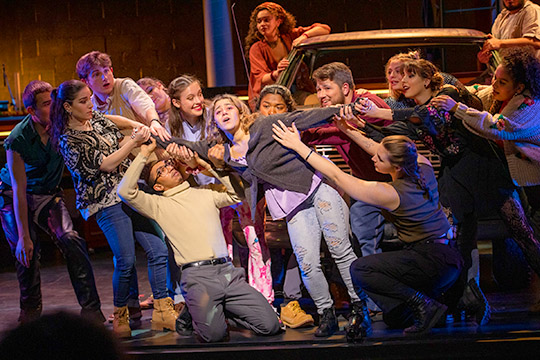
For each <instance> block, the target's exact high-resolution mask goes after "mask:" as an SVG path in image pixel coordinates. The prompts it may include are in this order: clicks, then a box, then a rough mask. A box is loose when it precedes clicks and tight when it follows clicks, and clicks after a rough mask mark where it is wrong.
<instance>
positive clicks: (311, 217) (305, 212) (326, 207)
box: [287, 183, 359, 314]
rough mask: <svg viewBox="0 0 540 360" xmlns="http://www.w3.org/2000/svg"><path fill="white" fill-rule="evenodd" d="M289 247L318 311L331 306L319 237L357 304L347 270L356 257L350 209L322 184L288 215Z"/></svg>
mask: <svg viewBox="0 0 540 360" xmlns="http://www.w3.org/2000/svg"><path fill="white" fill-rule="evenodd" d="M287 229H288V231H289V237H290V239H291V245H292V247H293V250H294V253H295V255H296V258H297V260H298V265H299V266H300V271H301V274H302V280H303V281H304V285H305V286H306V289H307V290H308V292H309V295H310V296H311V298H312V299H313V301H314V302H315V305H316V306H317V312H318V313H319V314H322V313H323V310H324V309H328V308H330V307H332V305H333V301H332V298H331V296H330V291H329V288H328V282H327V281H326V278H325V277H324V274H323V272H322V269H321V258H320V256H321V234H322V235H323V236H324V240H325V241H326V244H327V245H328V250H329V251H330V254H331V255H332V258H333V259H334V260H335V262H336V265H337V267H338V269H339V272H340V274H341V277H342V279H343V281H344V282H345V285H346V286H347V291H348V293H349V295H350V297H351V300H352V301H353V302H354V301H359V298H358V295H356V292H355V291H354V287H353V284H352V281H351V274H350V272H349V268H350V266H351V264H352V262H353V261H354V260H356V255H355V254H354V252H353V250H352V246H351V242H350V240H349V208H348V207H347V204H346V203H345V201H344V200H343V198H342V197H341V196H340V195H339V194H338V192H337V191H336V190H335V189H334V188H332V187H331V186H330V185H328V184H325V183H322V184H321V185H320V186H319V187H318V188H317V190H315V192H313V194H311V196H310V197H309V198H307V199H306V200H305V201H304V202H303V203H302V204H300V205H299V206H298V207H297V208H296V209H295V210H294V212H293V213H291V214H289V215H288V216H287Z"/></svg>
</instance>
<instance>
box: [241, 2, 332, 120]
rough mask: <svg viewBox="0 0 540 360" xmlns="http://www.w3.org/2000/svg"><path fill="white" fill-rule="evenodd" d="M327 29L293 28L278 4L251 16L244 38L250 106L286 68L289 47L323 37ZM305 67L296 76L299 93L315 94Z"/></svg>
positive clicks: (293, 21) (321, 26)
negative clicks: (302, 91) (311, 38)
mask: <svg viewBox="0 0 540 360" xmlns="http://www.w3.org/2000/svg"><path fill="white" fill-rule="evenodd" d="M329 33H330V27H329V26H328V25H325V24H319V23H315V24H313V25H311V26H308V27H301V26H300V27H296V19H295V18H294V16H293V15H292V14H290V13H289V12H287V11H285V9H283V7H282V6H281V5H278V4H276V3H273V2H264V3H262V4H260V5H258V6H257V7H256V8H255V10H253V12H252V13H251V16H250V20H249V32H248V35H247V36H246V39H245V49H246V56H248V57H249V62H250V73H249V104H250V107H251V109H252V110H253V109H254V108H255V102H256V98H257V97H258V96H259V93H260V92H261V90H262V88H263V87H265V86H266V85H269V84H273V83H275V82H276V80H277V78H278V76H279V75H280V74H281V72H283V70H285V69H286V68H287V66H288V65H289V62H288V60H287V55H288V53H289V51H291V48H292V47H293V46H294V45H296V44H298V43H300V42H301V41H302V40H305V39H307V38H310V37H313V36H318V35H326V34H329ZM307 70H308V69H307V67H305V68H303V69H302V68H301V69H300V72H299V75H298V77H297V81H296V86H297V88H298V90H304V91H306V92H309V93H314V92H315V87H314V86H313V83H312V82H311V80H310V79H309V74H308V71H307Z"/></svg>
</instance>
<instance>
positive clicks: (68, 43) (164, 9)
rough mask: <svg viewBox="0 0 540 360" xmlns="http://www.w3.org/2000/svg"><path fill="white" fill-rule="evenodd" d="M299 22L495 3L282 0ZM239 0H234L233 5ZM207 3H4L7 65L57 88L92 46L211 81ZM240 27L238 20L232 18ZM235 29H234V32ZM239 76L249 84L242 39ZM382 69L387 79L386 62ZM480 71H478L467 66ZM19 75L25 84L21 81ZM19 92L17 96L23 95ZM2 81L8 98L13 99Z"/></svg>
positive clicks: (1, 19) (343, 23) (0, 88)
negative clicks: (208, 75)
mask: <svg viewBox="0 0 540 360" xmlns="http://www.w3.org/2000/svg"><path fill="white" fill-rule="evenodd" d="M260 2H261V1H260V0H237V1H236V6H235V12H236V16H237V22H238V26H239V28H240V29H239V30H240V34H241V37H242V40H243V38H244V37H245V35H246V34H247V29H248V22H249V15H250V13H251V11H252V9H253V8H254V7H255V6H256V5H258V4H259V3H260ZM278 2H279V3H280V4H282V5H283V6H284V7H285V9H287V10H288V11H290V12H291V13H292V14H294V15H295V16H296V18H297V22H298V24H299V25H309V24H311V23H313V22H322V23H326V24H329V25H330V26H331V27H332V32H343V31H355V30H373V29H387V28H407V27H423V26H424V23H423V20H422V5H423V4H428V3H431V4H433V5H434V8H435V12H436V14H435V16H434V18H435V19H436V20H435V22H434V23H433V26H435V27H437V26H439V19H440V17H439V16H438V11H439V6H440V5H441V4H442V5H443V7H444V9H446V10H456V9H469V8H481V7H489V6H490V5H491V3H492V1H491V0H445V1H438V0H432V1H429V0H386V1H379V0H336V1H328V0H306V1H301V0H300V1H278ZM232 3H233V1H230V4H232ZM202 4H203V1H202V0H193V1H191V0H176V1H174V0H160V1H151V0H108V1H84V0H83V1H74V0H67V1H66V0H58V1H54V2H51V1H47V0H34V1H26V0H18V1H17V0H0V62H1V63H3V64H5V65H6V73H7V77H8V81H9V82H10V83H11V87H12V89H13V90H14V92H17V83H18V84H19V85H20V87H21V88H24V86H25V85H26V84H27V83H28V82H29V81H30V80H33V79H42V80H45V81H48V82H50V83H51V84H53V85H54V86H56V85H59V84H60V83H61V82H63V81H65V80H68V79H72V78H76V74H75V64H76V62H77V60H78V59H79V57H80V56H81V55H83V54H85V53H86V52H89V51H91V50H100V51H104V52H107V53H109V54H110V55H111V56H112V60H113V66H114V72H115V76H117V77H126V76H127V77H131V78H133V79H135V80H136V79H138V78H140V77H142V76H154V77H157V78H159V79H162V80H163V81H164V82H165V83H166V84H167V83H168V82H169V81H170V80H172V79H173V78H174V77H176V76H177V75H179V74H181V73H191V74H195V75H197V76H198V77H200V78H201V79H202V80H203V83H206V65H205V49H204V23H203V5H202ZM443 20H444V25H445V27H467V28H474V29H478V30H482V31H484V32H489V30H490V27H491V22H492V18H491V12H490V11H489V10H477V11H471V12H455V13H447V14H445V15H444V19H443ZM231 24H232V22H231ZM233 34H234V30H233ZM233 47H234V52H235V73H236V74H235V75H236V76H235V77H236V83H237V85H239V86H243V87H245V86H246V84H247V79H246V75H245V72H244V67H243V63H242V58H241V55H240V51H239V46H238V42H237V40H236V36H234V39H233ZM374 62H376V64H375V65H373V64H372V66H380V68H381V76H383V68H382V66H383V64H378V63H380V62H381V61H380V59H377V60H375V61H374ZM465 70H476V69H465ZM16 73H18V74H19V81H17V79H16ZM15 97H17V95H15ZM8 99H9V94H8V90H7V87H6V86H5V84H3V83H2V84H0V100H8Z"/></svg>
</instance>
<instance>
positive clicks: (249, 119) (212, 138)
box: [206, 94, 259, 143]
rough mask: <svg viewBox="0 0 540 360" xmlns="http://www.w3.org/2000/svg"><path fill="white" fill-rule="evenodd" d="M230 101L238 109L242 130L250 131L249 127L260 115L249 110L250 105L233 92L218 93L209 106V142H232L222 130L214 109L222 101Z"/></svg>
mask: <svg viewBox="0 0 540 360" xmlns="http://www.w3.org/2000/svg"><path fill="white" fill-rule="evenodd" d="M223 100H226V101H229V102H230V103H231V104H233V105H234V106H235V107H236V108H237V109H238V117H239V119H240V126H241V128H242V130H244V131H245V132H246V133H248V132H249V128H250V127H251V125H253V122H254V121H255V119H256V118H257V116H258V115H259V114H258V113H255V114H251V111H250V110H249V107H248V106H247V105H246V104H245V103H244V102H243V101H242V100H240V99H239V98H238V97H237V96H235V95H231V94H221V95H216V96H215V97H214V98H213V99H212V100H211V102H210V106H209V114H210V116H209V120H208V122H207V123H206V134H207V137H206V138H207V140H208V142H209V143H213V142H217V143H224V142H227V143H230V142H231V141H230V140H229V138H228V137H227V134H225V132H223V130H221V129H220V128H219V127H218V125H217V123H216V120H215V119H214V110H215V108H216V105H217V103H218V102H220V101H223Z"/></svg>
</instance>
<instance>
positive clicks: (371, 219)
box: [349, 200, 384, 256]
mask: <svg viewBox="0 0 540 360" xmlns="http://www.w3.org/2000/svg"><path fill="white" fill-rule="evenodd" d="M349 211H350V213H351V230H352V232H353V234H354V236H356V239H357V240H358V243H359V244H360V249H361V251H362V256H368V255H373V254H378V253H380V252H381V249H379V244H380V243H381V241H382V238H383V235H384V217H383V215H382V213H381V209H380V208H378V207H375V206H373V205H370V204H367V203H365V202H363V201H358V200H355V201H354V202H353V203H352V205H351V208H350V209H349Z"/></svg>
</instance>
